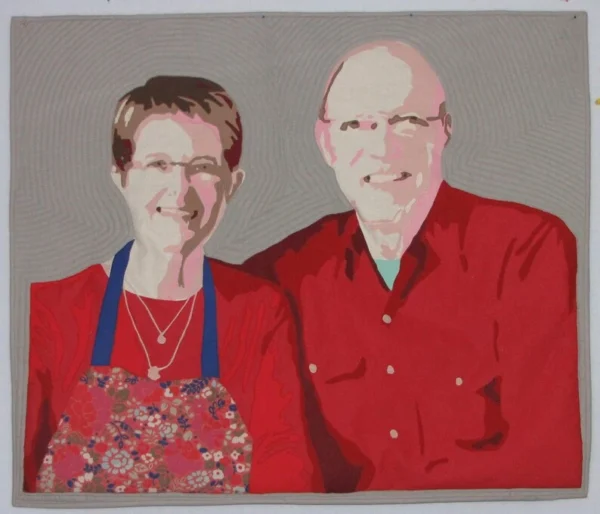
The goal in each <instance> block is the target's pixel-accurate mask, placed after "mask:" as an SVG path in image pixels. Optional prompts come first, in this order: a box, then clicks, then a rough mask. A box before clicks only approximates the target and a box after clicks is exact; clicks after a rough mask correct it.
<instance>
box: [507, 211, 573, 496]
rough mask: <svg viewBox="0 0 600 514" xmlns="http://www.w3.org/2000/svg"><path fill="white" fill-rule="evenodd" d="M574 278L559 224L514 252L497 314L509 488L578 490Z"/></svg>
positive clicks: (569, 246) (569, 242) (548, 225)
mask: <svg viewBox="0 0 600 514" xmlns="http://www.w3.org/2000/svg"><path fill="white" fill-rule="evenodd" d="M576 279H577V246H576V240H575V238H574V236H573V235H572V234H571V232H570V231H569V230H568V228H567V227H566V226H565V225H564V224H563V223H562V222H560V221H558V220H555V219H554V218H552V219H551V220H549V221H546V222H544V223H542V224H540V225H539V226H538V227H537V228H536V229H535V230H534V231H533V232H532V233H531V234H530V235H529V237H528V238H527V239H526V240H524V241H522V242H520V243H517V244H516V245H515V246H514V251H513V254H512V257H511V259H510V261H509V262H508V266H507V269H506V274H505V284H504V286H505V287H504V289H503V291H504V293H503V296H504V297H503V298H501V300H500V312H499V315H498V354H499V362H500V366H501V368H502V369H503V380H502V384H501V392H500V396H501V406H502V412H503V416H504V418H505V419H506V421H507V422H508V424H509V428H508V437H507V439H506V442H505V445H504V447H503V448H502V449H501V450H500V451H501V452H502V453H504V454H506V455H507V456H508V457H509V458H508V459H506V458H504V459H503V460H504V461H505V463H506V466H505V467H506V468H507V469H506V470H505V471H506V473H507V474H508V473H510V475H509V476H510V477H511V478H508V476H507V481H508V482H509V484H510V482H511V481H514V482H515V483H516V484H520V486H522V487H523V486H525V487H580V486H581V480H582V441H581V423H580V407H579V379H578V344H577V302H576ZM509 484H506V486H507V487H510V485H509Z"/></svg>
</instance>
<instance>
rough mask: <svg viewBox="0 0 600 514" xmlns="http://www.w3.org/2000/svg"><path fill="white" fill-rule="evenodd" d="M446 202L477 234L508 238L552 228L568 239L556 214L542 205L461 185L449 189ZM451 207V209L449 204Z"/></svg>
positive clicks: (522, 237) (568, 232) (568, 233)
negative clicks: (484, 192) (486, 193)
mask: <svg viewBox="0 0 600 514" xmlns="http://www.w3.org/2000/svg"><path fill="white" fill-rule="evenodd" d="M448 206H449V207H450V209H451V210H454V212H455V213H456V212H458V213H459V214H458V215H456V214H454V216H459V217H461V218H463V220H466V221H468V225H469V228H470V230H471V231H472V232H475V233H477V234H482V235H483V234H487V235H489V236H490V237H494V238H496V239H497V238H506V239H508V240H511V241H512V240H516V241H517V242H518V241H520V240H528V239H532V238H533V239H532V242H533V240H535V239H536V235H538V236H541V235H543V234H545V233H547V232H554V233H555V234H556V235H557V237H559V238H561V239H565V240H567V239H569V240H570V239H572V238H573V234H572V233H571V230H570V229H569V228H568V226H567V225H566V223H565V222H564V221H563V220H562V219H561V218H560V217H559V216H557V215H555V214H552V213H550V212H547V211H545V210H543V209H540V208H537V207H532V206H529V205H525V204H522V203H518V202H515V201H509V200H500V199H495V198H489V197H485V196H480V195H476V194H474V193H470V192H467V191H464V190H461V189H453V192H452V195H451V201H450V202H449V204H448ZM453 206H454V207H455V209H452V207H453Z"/></svg>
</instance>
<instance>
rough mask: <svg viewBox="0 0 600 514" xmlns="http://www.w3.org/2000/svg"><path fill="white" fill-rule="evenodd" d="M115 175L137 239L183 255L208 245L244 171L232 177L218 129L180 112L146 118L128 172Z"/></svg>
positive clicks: (196, 117) (233, 174)
mask: <svg viewBox="0 0 600 514" xmlns="http://www.w3.org/2000/svg"><path fill="white" fill-rule="evenodd" d="M113 171H114V173H113V178H114V181H115V184H116V185H117V187H118V188H119V189H120V191H121V192H122V193H123V196H124V197H125V201H126V202H127V205H128V206H129V209H130V211H131V215H132V217H133V223H134V227H135V230H136V233H137V234H138V235H140V236H142V237H144V238H146V239H151V240H153V242H155V243H156V244H157V245H159V246H161V247H162V248H163V250H164V251H166V252H172V253H179V252H181V253H183V254H189V253H191V252H192V251H193V250H194V249H195V248H196V247H197V246H198V245H200V244H204V243H206V241H207V240H208V239H209V238H210V236H211V235H212V234H213V233H214V231H215V229H216V227H217V225H218V224H219V222H220V221H221V219H222V217H223V214H224V212H225V208H226V205H227V202H228V200H229V199H230V198H231V196H232V195H233V193H234V192H235V190H236V189H237V187H238V186H239V185H240V184H241V182H242V180H243V171H241V170H236V171H233V172H232V171H230V169H229V166H228V164H227V162H225V160H224V158H223V145H222V143H221V137H220V134H219V130H218V129H217V127H215V126H214V125H211V124H209V123H207V122H205V121H204V120H202V119H201V118H200V117H199V116H197V115H195V116H193V117H191V116H189V115H187V114H185V113H181V112H179V113H166V114H151V115H150V116H148V117H147V118H145V119H144V120H143V121H142V123H141V124H140V125H139V127H138V128H137V130H136V131H135V134H134V137H133V155H132V159H131V164H130V166H129V167H128V168H127V170H126V171H120V170H118V169H117V168H116V167H114V168H113Z"/></svg>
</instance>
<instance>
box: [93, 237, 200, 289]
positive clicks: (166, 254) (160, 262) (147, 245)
mask: <svg viewBox="0 0 600 514" xmlns="http://www.w3.org/2000/svg"><path fill="white" fill-rule="evenodd" d="M203 264H204V248H203V246H202V245H199V246H198V247H196V248H195V249H194V250H193V251H191V252H189V253H185V254H183V255H182V252H181V251H173V252H172V251H165V250H164V245H162V244H160V243H158V244H157V243H156V242H153V241H148V240H147V239H146V238H143V237H139V236H138V237H136V239H135V241H134V243H133V246H132V247H131V253H130V255H129V262H128V264H127V269H126V270H125V280H124V282H123V289H126V290H128V291H130V292H133V293H135V294H138V295H140V296H145V297H148V298H156V299H160V300H183V299H186V298H189V297H190V296H193V295H194V294H196V293H197V292H198V291H199V290H200V289H202V284H203ZM104 267H105V269H107V265H106V264H105V265H104ZM108 270H110V263H108Z"/></svg>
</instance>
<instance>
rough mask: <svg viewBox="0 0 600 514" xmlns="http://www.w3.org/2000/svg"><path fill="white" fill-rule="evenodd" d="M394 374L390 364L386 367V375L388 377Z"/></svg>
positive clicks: (394, 371)
mask: <svg viewBox="0 0 600 514" xmlns="http://www.w3.org/2000/svg"><path fill="white" fill-rule="evenodd" d="M394 373H396V370H395V369H394V366H392V365H391V364H390V365H389V366H388V367H387V374H388V375H393V374H394Z"/></svg>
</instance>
